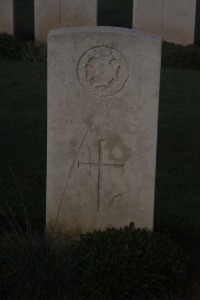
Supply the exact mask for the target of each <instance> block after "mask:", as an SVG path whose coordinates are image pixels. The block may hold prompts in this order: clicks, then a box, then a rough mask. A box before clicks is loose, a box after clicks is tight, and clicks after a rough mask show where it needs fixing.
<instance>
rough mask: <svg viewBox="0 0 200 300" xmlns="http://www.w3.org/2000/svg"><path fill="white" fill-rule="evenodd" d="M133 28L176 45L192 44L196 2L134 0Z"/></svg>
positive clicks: (190, 0)
mask: <svg viewBox="0 0 200 300" xmlns="http://www.w3.org/2000/svg"><path fill="white" fill-rule="evenodd" d="M133 3H134V4H133V27H134V28H137V29H140V30H145V31H147V32H150V33H154V34H159V35H161V36H162V37H163V40H165V41H167V42H172V43H176V44H182V45H187V44H192V43H194V32H195V15H196V0H148V1H147V0H134V2H133Z"/></svg>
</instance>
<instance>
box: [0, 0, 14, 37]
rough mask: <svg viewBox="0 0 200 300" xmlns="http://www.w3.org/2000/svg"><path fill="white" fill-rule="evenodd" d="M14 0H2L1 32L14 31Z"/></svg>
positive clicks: (0, 14) (0, 4)
mask: <svg viewBox="0 0 200 300" xmlns="http://www.w3.org/2000/svg"><path fill="white" fill-rule="evenodd" d="M13 26H14V25H13V0H0V32H7V33H11V34H12V33H13Z"/></svg>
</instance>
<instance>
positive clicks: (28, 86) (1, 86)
mask: <svg viewBox="0 0 200 300" xmlns="http://www.w3.org/2000/svg"><path fill="white" fill-rule="evenodd" d="M0 91H1V93H0V190H1V191H2V193H3V195H4V197H5V199H6V200H7V201H8V202H9V203H10V205H11V206H12V209H13V210H14V211H15V212H16V214H17V216H18V217H19V219H20V220H21V219H23V209H22V205H21V201H20V193H19V190H20V191H21V193H22V195H23V199H24V202H25V204H26V207H27V210H28V213H29V218H30V219H31V220H32V223H33V224H36V225H37V226H39V227H41V226H42V225H43V224H44V222H45V182H46V106H47V104H46V97H47V96H46V64H45V63H25V62H10V61H1V62H0ZM199 95H200V71H192V70H172V69H162V74H161V88H160V109H159V134H158V155H157V178H156V199H155V228H156V229H157V230H160V231H165V230H168V231H169V232H170V233H171V234H172V235H173V236H175V237H176V239H178V240H185V239H186V240H188V239H191V240H193V241H198V239H199V237H200V218H199V213H200V201H199V200H200V184H199V182H200V171H199V170H200V155H199V149H200V130H199V128H200V102H199ZM15 177H16V178H15ZM16 179H17V182H16ZM2 197H3V196H2V194H1V198H2Z"/></svg>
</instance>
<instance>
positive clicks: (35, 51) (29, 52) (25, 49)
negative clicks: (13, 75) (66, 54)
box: [22, 42, 47, 62]
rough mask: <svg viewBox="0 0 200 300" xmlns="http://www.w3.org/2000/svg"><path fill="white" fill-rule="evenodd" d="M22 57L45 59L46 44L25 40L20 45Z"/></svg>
mask: <svg viewBox="0 0 200 300" xmlns="http://www.w3.org/2000/svg"><path fill="white" fill-rule="evenodd" d="M22 59H23V60H24V61H27V62H28V61H32V62H41V61H46V60H47V45H46V44H42V43H34V42H26V43H24V44H23V45H22Z"/></svg>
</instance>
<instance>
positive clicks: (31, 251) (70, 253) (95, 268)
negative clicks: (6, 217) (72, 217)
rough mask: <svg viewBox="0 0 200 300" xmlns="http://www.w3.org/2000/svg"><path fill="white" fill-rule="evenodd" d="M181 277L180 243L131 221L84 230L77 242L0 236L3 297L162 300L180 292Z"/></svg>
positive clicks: (61, 238)
mask: <svg viewBox="0 0 200 300" xmlns="http://www.w3.org/2000/svg"><path fill="white" fill-rule="evenodd" d="M184 279H185V263H184V256H183V254H182V252H181V249H180V248H179V246H177V245H176V244H175V243H174V242H173V241H172V240H170V239H169V238H168V237H167V236H166V235H159V234H156V233H153V232H150V231H147V230H146V229H134V227H133V225H132V224H131V225H130V226H129V227H125V228H124V229H119V230H117V229H107V230H105V231H94V232H93V233H87V234H85V235H82V236H81V239H80V240H79V241H77V242H76V243H75V242H70V241H69V239H68V238H67V237H66V236H65V235H53V234H37V233H27V234H22V233H21V231H20V230H18V231H13V232H12V233H9V232H4V234H2V235H1V236H0V297H1V299H4V298H5V300H8V299H9V300H10V299H12V300H25V299H26V300H27V299H28V300H36V299H37V300H38V299H40V300H46V299H48V300H64V299H67V300H84V299H85V300H99V299H101V300H124V299H126V300H138V299H140V300H158V299H160V300H161V299H162V300H163V299H170V296H171V295H174V294H181V289H180V287H181V284H182V282H183V281H184ZM3 297H4V298H3Z"/></svg>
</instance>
